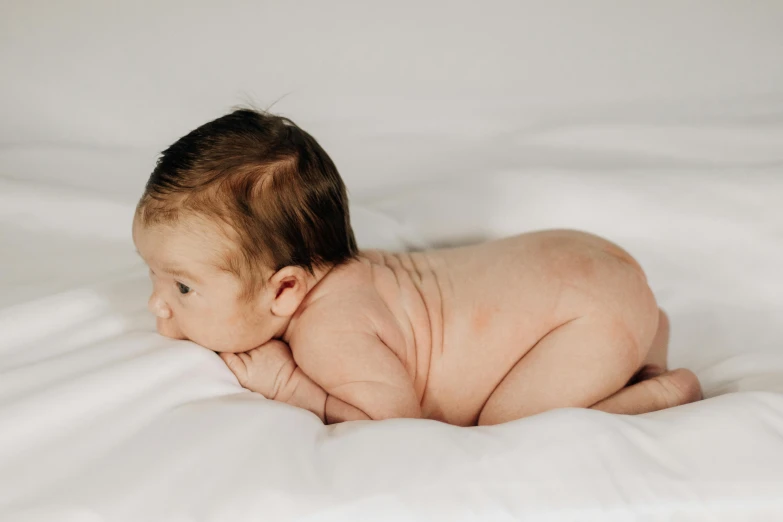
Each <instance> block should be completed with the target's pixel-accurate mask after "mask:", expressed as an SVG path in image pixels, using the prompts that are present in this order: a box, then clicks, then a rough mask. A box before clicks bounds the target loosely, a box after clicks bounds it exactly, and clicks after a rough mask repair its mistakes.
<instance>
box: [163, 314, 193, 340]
mask: <svg viewBox="0 0 783 522" xmlns="http://www.w3.org/2000/svg"><path fill="white" fill-rule="evenodd" d="M157 328H158V333H159V334H160V335H163V336H165V337H170V338H172V339H182V340H185V339H187V337H186V336H185V334H184V333H183V332H182V330H180V328H179V327H178V326H177V324H176V323H174V321H172V320H170V319H161V318H160V317H158V320H157Z"/></svg>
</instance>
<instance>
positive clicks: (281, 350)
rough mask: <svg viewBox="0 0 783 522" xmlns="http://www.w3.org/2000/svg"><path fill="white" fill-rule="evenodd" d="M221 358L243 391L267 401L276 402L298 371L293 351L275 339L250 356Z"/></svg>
mask: <svg viewBox="0 0 783 522" xmlns="http://www.w3.org/2000/svg"><path fill="white" fill-rule="evenodd" d="M220 358H221V359H223V362H225V363H226V366H228V369H229V370H231V372H232V373H233V374H234V375H235V376H236V378H237V380H238V381H239V384H240V385H241V386H242V387H244V388H247V389H248V390H250V391H254V392H257V393H260V394H261V395H263V396H264V397H266V398H267V399H274V398H275V397H276V396H277V395H278V393H279V391H280V389H281V388H282V387H283V386H284V385H285V383H286V382H287V381H288V378H289V377H290V376H291V374H292V373H293V371H294V370H295V369H296V363H294V358H293V356H292V355H291V349H290V348H288V345H287V344H286V343H284V342H283V341H278V340H276V339H273V340H271V341H269V342H267V343H265V344H262V345H261V346H259V347H258V348H253V349H252V350H250V351H249V352H244V353H221V354H220Z"/></svg>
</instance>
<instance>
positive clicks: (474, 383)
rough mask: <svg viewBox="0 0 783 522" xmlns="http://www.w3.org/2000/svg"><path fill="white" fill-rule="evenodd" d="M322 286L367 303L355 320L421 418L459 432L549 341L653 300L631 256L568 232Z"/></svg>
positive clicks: (369, 267) (437, 255)
mask: <svg viewBox="0 0 783 522" xmlns="http://www.w3.org/2000/svg"><path fill="white" fill-rule="evenodd" d="M323 283H324V284H323V287H322V289H321V292H324V293H330V294H333V295H335V294H340V293H341V292H342V291H344V290H347V289H349V288H350V289H351V290H350V292H351V293H353V294H356V292H361V293H362V294H363V298H362V299H361V300H360V301H361V302H362V303H363V306H362V309H361V314H360V315H357V320H361V321H370V322H371V323H372V324H373V329H374V330H375V331H376V333H377V335H378V336H379V337H380V338H381V340H382V341H383V342H384V343H385V344H386V345H387V346H389V348H390V349H391V350H392V351H394V353H395V354H396V355H397V357H398V358H399V359H400V361H402V363H403V365H404V366H405V369H406V370H407V372H408V374H409V375H410V377H411V380H412V382H413V385H414V388H415V390H416V393H417V396H418V397H419V399H420V402H421V406H422V413H423V416H424V417H427V418H432V419H437V420H442V421H445V422H449V423H451V424H457V425H472V424H475V422H476V419H477V418H478V415H479V413H480V412H481V408H482V407H483V405H484V403H485V402H486V401H487V398H488V397H489V396H490V394H491V393H492V391H493V390H494V389H495V388H496V386H497V385H498V383H500V381H501V380H502V379H503V378H504V376H505V375H506V374H507V373H508V372H509V370H510V369H511V368H512V367H513V366H514V365H515V364H516V363H517V362H518V361H519V360H520V359H521V358H522V357H524V356H525V354H527V352H528V351H529V350H530V349H531V348H532V347H533V346H535V344H536V343H537V342H538V341H539V340H540V339H541V338H542V337H544V336H545V335H546V334H547V333H549V332H550V331H552V330H553V329H555V328H556V327H558V326H560V325H562V324H564V323H566V322H568V321H571V320H573V319H575V318H577V317H580V316H582V315H584V314H586V313H587V311H588V310H589V311H594V310H595V309H596V307H603V308H605V309H606V313H612V314H618V315H622V314H626V315H628V317H624V318H623V320H627V321H631V322H633V321H634V320H635V319H634V312H633V310H629V309H628V307H626V306H622V305H619V303H622V302H623V301H624V300H625V299H626V298H627V296H628V295H629V292H630V293H633V292H638V291H649V290H648V289H647V285H646V280H645V278H644V275H643V273H642V271H641V268H640V267H639V265H638V264H637V263H636V262H635V261H634V260H633V259H632V258H631V257H630V256H629V255H628V254H627V253H626V252H625V251H623V250H622V249H620V248H619V247H617V246H616V245H614V244H612V243H610V242H608V241H606V240H603V239H601V238H598V237H596V236H593V235H590V234H586V233H582V232H576V231H566V230H554V231H543V232H535V233H530V234H523V235H519V236H514V237H511V238H507V239H503V240H498V241H492V242H487V243H482V244H477V245H471V246H466V247H458V248H449V249H441V250H432V251H427V252H414V253H395V254H392V253H388V252H383V251H378V250H370V251H363V252H362V254H361V256H360V258H359V260H357V261H354V262H351V263H348V264H347V265H345V266H343V267H340V268H339V269H338V270H335V271H334V273H333V274H329V275H327V276H326V278H325V279H324V281H323ZM346 299H348V298H347V297H346ZM351 300H352V301H353V302H356V300H355V299H351ZM346 306H350V304H349V303H348V302H346ZM520 400H524V397H522V398H520Z"/></svg>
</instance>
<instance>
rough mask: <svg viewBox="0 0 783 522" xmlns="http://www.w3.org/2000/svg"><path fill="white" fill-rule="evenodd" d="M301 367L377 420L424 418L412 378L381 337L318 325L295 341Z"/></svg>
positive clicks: (345, 400)
mask: <svg viewBox="0 0 783 522" xmlns="http://www.w3.org/2000/svg"><path fill="white" fill-rule="evenodd" d="M291 346H292V348H293V352H294V356H295V357H296V360H297V362H298V364H299V365H300V366H301V367H302V369H303V370H304V371H305V372H307V374H308V375H309V376H311V377H312V378H313V380H314V381H315V382H316V383H318V384H320V385H321V386H323V389H324V390H325V391H326V392H327V393H328V394H329V396H330V397H335V398H337V399H339V400H340V401H342V402H343V403H345V404H346V406H349V407H352V408H356V409H358V410H359V411H360V412H361V413H363V414H364V415H366V416H367V417H369V418H371V419H373V420H380V419H391V418H420V417H421V404H420V403H419V399H418V397H417V396H416V392H415V390H414V388H413V382H412V380H411V378H410V376H409V375H408V373H407V372H406V370H405V368H404V367H403V365H402V363H401V362H400V360H399V359H398V358H397V356H396V355H395V354H394V352H393V351H392V350H391V349H390V348H389V347H388V346H386V344H384V343H383V342H382V341H381V340H380V339H379V338H378V336H377V335H374V334H372V333H370V332H364V331H361V330H359V331H352V330H350V329H349V328H340V327H337V328H335V325H334V323H332V325H331V327H326V328H324V327H317V328H314V329H312V330H311V331H309V332H306V333H304V334H303V335H301V336H299V337H298V338H297V339H296V342H295V340H294V339H292V341H291Z"/></svg>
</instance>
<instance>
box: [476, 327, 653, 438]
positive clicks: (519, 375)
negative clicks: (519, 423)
mask: <svg viewBox="0 0 783 522" xmlns="http://www.w3.org/2000/svg"><path fill="white" fill-rule="evenodd" d="M643 357H644V352H643V351H640V350H639V347H638V340H637V339H635V337H634V336H633V335H632V333H631V332H629V331H628V330H627V328H626V327H625V326H624V325H622V324H621V323H618V322H617V321H613V320H608V319H606V318H592V317H580V318H577V319H574V320H573V321H570V322H568V323H566V324H564V325H562V326H560V327H558V328H556V329H554V330H553V331H551V332H550V333H549V334H547V335H546V336H545V337H543V338H542V339H541V340H540V341H539V342H538V343H537V344H536V345H535V346H534V347H533V348H532V349H531V350H530V352H528V353H527V355H525V356H524V357H523V358H522V359H521V360H519V361H518V362H517V363H516V364H515V365H514V367H513V368H512V369H511V371H509V372H508V374H507V375H506V376H505V377H504V378H503V380H502V381H501V382H500V384H499V385H498V386H497V388H495V391H494V392H492V395H490V397H489V399H488V400H487V402H486V404H485V405H484V408H483V409H482V411H481V414H480V415H479V424H480V425H482V424H499V423H502V422H508V421H511V420H515V419H519V418H522V417H527V416H529V415H534V414H536V413H541V412H544V411H548V410H551V409H555V408H567V407H580V408H587V407H590V406H592V405H593V404H596V403H597V402H598V401H600V400H602V399H604V398H606V397H608V396H609V395H612V394H613V393H615V392H616V391H617V390H619V389H620V388H622V387H623V386H624V385H625V384H626V383H627V382H628V380H629V379H630V378H631V377H632V376H633V374H634V373H635V372H636V370H637V369H638V368H639V366H640V364H641V363H642V360H643Z"/></svg>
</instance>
